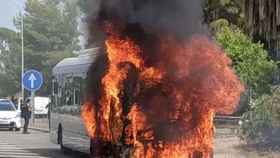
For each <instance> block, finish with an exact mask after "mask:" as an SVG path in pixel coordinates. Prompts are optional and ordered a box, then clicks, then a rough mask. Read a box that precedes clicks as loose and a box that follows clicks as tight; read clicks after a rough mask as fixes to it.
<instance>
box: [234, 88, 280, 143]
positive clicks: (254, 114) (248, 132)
mask: <svg viewBox="0 0 280 158" xmlns="http://www.w3.org/2000/svg"><path fill="white" fill-rule="evenodd" d="M272 91H273V93H271V95H267V94H265V95H263V96H261V97H259V98H257V99H256V100H254V102H252V105H251V110H250V111H248V112H246V113H244V115H243V117H242V124H241V128H240V137H241V138H242V139H244V140H246V141H247V142H248V143H270V142H273V141H274V142H275V141H278V140H277V137H278V136H274V135H275V134H276V135H279V133H276V132H275V131H277V130H278V131H279V129H280V123H279V121H280V87H275V88H273V90H272Z"/></svg>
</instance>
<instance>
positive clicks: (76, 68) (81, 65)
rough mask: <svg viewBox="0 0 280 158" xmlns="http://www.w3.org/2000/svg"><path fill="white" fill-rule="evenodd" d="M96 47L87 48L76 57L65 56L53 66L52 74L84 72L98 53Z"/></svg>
mask: <svg viewBox="0 0 280 158" xmlns="http://www.w3.org/2000/svg"><path fill="white" fill-rule="evenodd" d="M98 51H99V49H98V48H93V49H89V51H87V52H86V53H84V54H80V55H79V56H78V57H73V58H65V59H63V60H62V61H60V62H59V63H58V64H56V66H55V67H54V68H53V71H52V72H53V75H58V74H69V73H74V74H75V73H86V72H87V71H88V69H89V67H90V65H91V64H92V63H93V62H94V60H95V58H96V57H97V55H98Z"/></svg>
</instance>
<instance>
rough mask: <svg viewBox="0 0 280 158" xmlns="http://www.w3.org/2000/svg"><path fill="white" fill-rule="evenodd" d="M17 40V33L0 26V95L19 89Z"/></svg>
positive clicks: (9, 93) (19, 62)
mask: <svg viewBox="0 0 280 158" xmlns="http://www.w3.org/2000/svg"><path fill="white" fill-rule="evenodd" d="M19 41H20V40H19V35H18V33H16V32H15V31H12V30H9V29H6V28H0V96H8V95H13V94H15V93H16V92H18V91H19V89H20V76H21V73H20V71H21V58H20V45H19Z"/></svg>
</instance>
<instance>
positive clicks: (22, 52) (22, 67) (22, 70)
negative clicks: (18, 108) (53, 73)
mask: <svg viewBox="0 0 280 158" xmlns="http://www.w3.org/2000/svg"><path fill="white" fill-rule="evenodd" d="M23 75H24V37H23V14H21V95H22V101H24V86H23V83H22V79H23Z"/></svg>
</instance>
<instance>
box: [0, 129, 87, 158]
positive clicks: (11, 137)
mask: <svg viewBox="0 0 280 158" xmlns="http://www.w3.org/2000/svg"><path fill="white" fill-rule="evenodd" d="M30 132H31V134H22V133H21V132H11V131H6V130H0V158H84V157H87V156H85V155H82V154H80V153H77V152H69V153H67V154H63V153H61V152H60V149H59V146H58V145H55V144H52V143H51V142H50V141H49V135H48V133H44V132H39V131H30Z"/></svg>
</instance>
